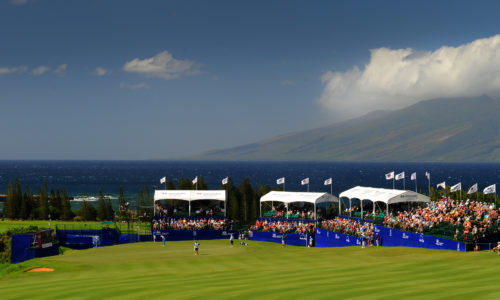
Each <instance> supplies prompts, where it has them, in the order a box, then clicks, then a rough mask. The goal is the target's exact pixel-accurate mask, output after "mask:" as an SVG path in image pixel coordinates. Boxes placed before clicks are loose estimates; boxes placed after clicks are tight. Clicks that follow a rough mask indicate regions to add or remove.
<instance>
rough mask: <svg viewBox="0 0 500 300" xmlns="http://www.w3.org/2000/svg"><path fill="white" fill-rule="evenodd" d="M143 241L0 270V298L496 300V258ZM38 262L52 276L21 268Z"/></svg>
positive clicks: (391, 250) (390, 250)
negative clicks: (197, 250) (195, 248)
mask: <svg viewBox="0 0 500 300" xmlns="http://www.w3.org/2000/svg"><path fill="white" fill-rule="evenodd" d="M200 243H201V246H200V254H199V255H197V256H195V255H194V253H193V242H191V241H186V242H167V246H166V247H163V246H162V244H161V243H159V242H156V243H153V242H144V243H135V244H125V245H118V246H111V247H102V248H94V249H88V250H79V251H78V250H67V251H66V252H65V253H64V254H63V255H59V256H54V257H45V258H38V259H33V260H29V261H25V262H22V263H20V264H18V265H3V266H2V268H3V269H2V270H0V271H1V272H0V274H1V275H0V289H1V291H2V292H1V296H0V298H1V299H16V298H17V299H124V298H129V299H138V298H142V299H153V297H154V298H155V299H208V298H210V299H230V298H233V299H248V298H261V299H262V298H266V299H287V298H288V299H341V298H370V299H396V298H398V299H406V298H421V299H422V298H425V299H429V298H454V299H500V289H499V288H498V286H497V284H498V282H499V280H500V274H499V270H500V255H497V254H493V253H491V252H482V253H462V252H454V251H440V250H427V249H415V248H391V247H385V248H383V247H380V248H377V247H370V248H366V249H361V248H360V247H345V248H303V247H294V246H285V247H284V248H282V247H281V245H279V244H274V243H266V242H254V241H249V242H248V243H249V245H248V246H241V245H240V244H239V243H238V241H237V243H235V246H234V247H233V248H231V247H230V246H229V241H227V240H212V241H200ZM34 267H47V268H52V269H54V271H53V272H35V273H31V272H24V271H25V270H28V269H30V268H34Z"/></svg>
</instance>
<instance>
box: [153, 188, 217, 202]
mask: <svg viewBox="0 0 500 300" xmlns="http://www.w3.org/2000/svg"><path fill="white" fill-rule="evenodd" d="M154 200H155V202H156V201H158V200H184V201H190V202H191V201H196V200H218V201H226V191H225V190H216V191H205V190H155V197H154Z"/></svg>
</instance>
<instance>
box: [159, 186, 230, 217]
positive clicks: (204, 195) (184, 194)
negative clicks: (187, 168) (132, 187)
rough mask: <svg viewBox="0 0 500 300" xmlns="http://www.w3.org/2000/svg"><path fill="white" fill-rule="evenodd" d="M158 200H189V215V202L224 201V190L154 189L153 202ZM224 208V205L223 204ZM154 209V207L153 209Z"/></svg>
mask: <svg viewBox="0 0 500 300" xmlns="http://www.w3.org/2000/svg"><path fill="white" fill-rule="evenodd" d="M159 200H183V201H188V202H189V215H191V202H192V201H197V200H215V201H224V202H226V191H225V190H215V191H207V190H155V196H154V202H155V203H156V201H159ZM224 209H226V205H224ZM155 211H156V209H155Z"/></svg>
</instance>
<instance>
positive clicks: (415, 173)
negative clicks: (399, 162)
mask: <svg viewBox="0 0 500 300" xmlns="http://www.w3.org/2000/svg"><path fill="white" fill-rule="evenodd" d="M410 179H411V180H415V179H417V172H413V173H411V178H410Z"/></svg>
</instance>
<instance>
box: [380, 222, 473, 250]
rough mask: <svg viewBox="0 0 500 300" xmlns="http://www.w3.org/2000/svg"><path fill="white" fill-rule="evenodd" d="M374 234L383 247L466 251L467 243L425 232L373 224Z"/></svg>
mask: <svg viewBox="0 0 500 300" xmlns="http://www.w3.org/2000/svg"><path fill="white" fill-rule="evenodd" d="M374 232H375V234H379V236H380V245H381V246H385V247H416V248H427V249H440V250H455V251H466V250H467V248H466V247H467V244H466V243H464V242H458V241H453V240H448V239H444V238H437V237H434V236H429V235H425V234H418V233H413V232H407V231H403V230H398V229H392V228H387V227H382V226H374Z"/></svg>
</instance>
